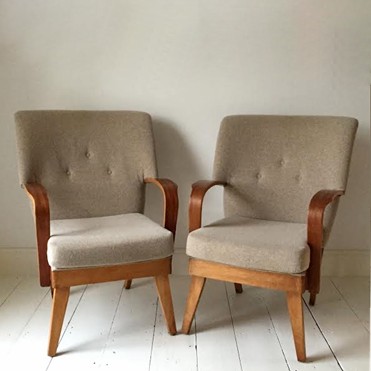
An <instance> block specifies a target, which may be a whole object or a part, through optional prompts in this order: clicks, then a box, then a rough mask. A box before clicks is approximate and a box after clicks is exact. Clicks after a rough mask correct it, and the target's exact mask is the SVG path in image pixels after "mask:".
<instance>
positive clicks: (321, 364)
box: [255, 289, 341, 371]
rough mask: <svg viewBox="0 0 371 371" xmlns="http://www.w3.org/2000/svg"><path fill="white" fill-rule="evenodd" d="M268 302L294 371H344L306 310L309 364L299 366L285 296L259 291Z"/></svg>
mask: <svg viewBox="0 0 371 371" xmlns="http://www.w3.org/2000/svg"><path fill="white" fill-rule="evenodd" d="M255 290H257V291H259V295H262V297H263V298H264V300H265V304H266V306H267V309H268V311H269V314H270V316H271V318H272V323H273V326H274V328H275V331H276V333H277V335H278V338H279V341H280V344H281V347H282V350H283V352H284V354H285V357H286V360H287V363H288V365H289V367H290V370H295V371H306V370H316V371H330V370H331V371H335V370H337V371H339V370H341V369H340V367H339V365H338V363H337V361H336V359H335V358H334V356H333V354H332V352H331V349H330V348H329V346H328V345H327V343H326V341H325V339H324V338H323V336H322V334H321V331H320V330H319V329H318V327H317V325H316V323H315V321H314V320H313V318H312V316H311V315H310V313H309V312H308V310H307V307H306V306H304V321H305V340H306V350H307V362H306V363H302V362H298V361H297V359H296V353H295V347H294V339H293V335H292V330H291V325H290V319H289V314H288V309H287V303H286V295H285V293H284V292H280V291H273V290H265V289H255Z"/></svg>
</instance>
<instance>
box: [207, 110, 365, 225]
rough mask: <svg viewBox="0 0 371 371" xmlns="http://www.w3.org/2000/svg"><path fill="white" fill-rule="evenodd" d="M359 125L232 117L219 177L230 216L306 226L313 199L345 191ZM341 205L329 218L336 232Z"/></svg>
mask: <svg viewBox="0 0 371 371" xmlns="http://www.w3.org/2000/svg"><path fill="white" fill-rule="evenodd" d="M357 125H358V122H357V120H356V119H353V118H347V117H327V116H268V115H267V116H265V115H257V116H256V115H255V116H253V115H239V116H228V117H226V118H224V120H223V121H222V124H221V127H220V131H219V137H218V141H217V147H216V153H215V161H214V178H215V179H218V180H223V181H226V182H228V186H227V187H225V189H224V210H225V214H226V216H230V215H234V214H237V215H242V216H248V217H252V218H257V219H267V220H280V221H290V222H299V223H305V222H306V218H307V213H308V206H309V201H310V199H311V197H312V196H313V195H314V194H315V193H316V192H317V191H319V190H321V189H338V190H345V187H346V183H347V177H348V170H349V163H350V158H351V152H352V147H353V142H354V138H355V133H356V130H357ZM335 212H336V205H335V206H334V207H332V208H330V210H329V212H328V213H327V214H326V220H325V227H328V228H330V227H331V224H332V221H333V219H334V216H335Z"/></svg>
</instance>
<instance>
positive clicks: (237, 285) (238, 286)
mask: <svg viewBox="0 0 371 371" xmlns="http://www.w3.org/2000/svg"><path fill="white" fill-rule="evenodd" d="M234 289H235V291H236V294H241V293H242V292H243V289H242V285H241V284H240V283H235V284H234Z"/></svg>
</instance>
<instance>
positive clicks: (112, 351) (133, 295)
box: [101, 278, 157, 371]
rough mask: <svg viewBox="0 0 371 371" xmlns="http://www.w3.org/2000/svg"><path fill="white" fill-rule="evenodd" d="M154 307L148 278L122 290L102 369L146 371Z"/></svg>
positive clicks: (153, 297)
mask: <svg viewBox="0 0 371 371" xmlns="http://www.w3.org/2000/svg"><path fill="white" fill-rule="evenodd" d="M156 306H157V293H156V287H155V285H154V281H153V279H151V278H146V279H137V280H133V283H132V286H131V289H130V290H124V291H123V294H122V296H121V300H120V303H119V306H118V309H117V313H116V316H115V319H114V321H113V324H112V327H111V331H110V334H109V338H108V342H107V346H106V348H105V350H104V354H103V357H102V361H101V365H102V367H103V368H104V369H105V370H110V371H111V370H117V371H122V370H124V369H130V370H132V371H142V370H148V367H149V360H150V356H151V349H152V339H153V332H154V322H155V316H156Z"/></svg>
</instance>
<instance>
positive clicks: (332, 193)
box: [307, 189, 344, 292]
mask: <svg viewBox="0 0 371 371" xmlns="http://www.w3.org/2000/svg"><path fill="white" fill-rule="evenodd" d="M343 194H344V191H343V190H327V189H324V190H321V191H318V192H317V193H316V194H315V195H314V196H313V197H312V199H311V201H310V203H309V211H308V222H307V242H308V245H309V247H310V265H309V269H308V271H307V286H308V287H307V288H308V290H312V291H315V292H318V291H319V282H320V271H321V259H322V250H323V217H324V213H325V209H326V206H327V205H328V204H330V203H331V202H333V201H335V200H336V199H337V198H338V197H340V196H342V195H343Z"/></svg>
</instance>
